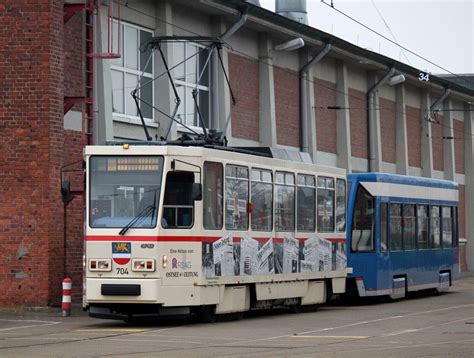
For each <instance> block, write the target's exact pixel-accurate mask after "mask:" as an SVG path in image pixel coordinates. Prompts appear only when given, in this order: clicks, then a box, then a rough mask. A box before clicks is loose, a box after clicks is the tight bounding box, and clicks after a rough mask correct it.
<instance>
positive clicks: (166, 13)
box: [154, 0, 184, 139]
mask: <svg viewBox="0 0 474 358" xmlns="http://www.w3.org/2000/svg"><path fill="white" fill-rule="evenodd" d="M155 9H156V17H157V18H158V19H163V20H165V21H166V22H162V21H158V20H156V23H155V36H172V35H173V26H172V23H173V8H172V5H171V2H170V1H168V0H161V1H159V2H158V3H157V4H156V7H155ZM162 49H163V53H164V56H165V58H166V61H167V62H168V66H169V67H173V66H174V65H175V63H174V61H173V50H172V49H173V44H171V43H165V44H163V45H162ZM154 56H155V58H154V60H155V62H154V70H155V76H157V75H159V74H161V73H163V72H165V71H166V70H165V66H164V65H163V61H162V59H161V56H160V54H159V52H158V51H155V54H154ZM154 86H155V87H154V90H155V92H154V93H155V107H157V108H159V109H160V110H162V111H163V112H164V113H166V114H168V115H172V113H173V110H174V107H175V100H174V98H175V95H174V92H173V87H172V85H171V83H170V81H169V79H168V76H167V75H164V76H161V77H160V78H159V79H157V80H156V81H155V82H154ZM183 105H184V103H181V106H183ZM154 114H155V121H156V122H158V124H159V126H158V131H157V134H158V139H159V138H160V137H162V136H165V135H166V132H167V131H168V129H169V127H170V126H171V130H170V134H169V136H168V139H173V138H176V135H177V124H176V122H173V121H171V119H169V118H168V117H166V116H164V115H162V114H160V113H158V112H157V111H154Z"/></svg>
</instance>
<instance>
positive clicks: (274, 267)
mask: <svg viewBox="0 0 474 358" xmlns="http://www.w3.org/2000/svg"><path fill="white" fill-rule="evenodd" d="M231 150H232V149H231V148H219V149H217V148H204V147H181V146H160V145H138V144H123V145H122V144H121V145H112V146H88V147H86V149H85V162H86V173H87V180H86V193H87V194H86V195H87V206H86V228H85V247H86V250H85V288H84V292H85V293H84V295H85V297H84V305H85V306H86V307H87V308H88V310H89V314H90V315H91V316H93V317H103V318H125V319H127V318H130V317H131V316H134V315H141V314H147V315H149V314H152V315H165V314H186V313H203V316H204V317H207V318H208V319H212V318H213V317H215V315H218V314H227V313H237V312H245V311H248V310H250V309H252V308H266V307H272V306H282V305H283V306H285V305H286V306H291V307H293V308H299V307H301V306H312V305H317V304H320V303H324V302H325V301H326V297H328V296H329V295H330V294H339V293H343V292H344V291H345V282H346V276H347V274H348V273H349V272H350V269H349V268H347V267H346V237H345V231H346V176H345V174H346V173H345V171H344V170H340V169H335V168H327V167H320V166H316V165H313V164H306V163H302V162H294V161H287V160H280V159H273V158H269V157H264V156H259V155H251V154H244V153H240V152H239V151H238V150H237V152H236V151H235V150H234V151H231Z"/></svg>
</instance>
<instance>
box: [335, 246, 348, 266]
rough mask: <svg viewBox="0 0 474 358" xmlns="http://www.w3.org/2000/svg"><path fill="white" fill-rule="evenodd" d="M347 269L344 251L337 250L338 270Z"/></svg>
mask: <svg viewBox="0 0 474 358" xmlns="http://www.w3.org/2000/svg"><path fill="white" fill-rule="evenodd" d="M346 267H347V256H346V253H345V252H343V251H342V250H336V270H343V269H345V268H346Z"/></svg>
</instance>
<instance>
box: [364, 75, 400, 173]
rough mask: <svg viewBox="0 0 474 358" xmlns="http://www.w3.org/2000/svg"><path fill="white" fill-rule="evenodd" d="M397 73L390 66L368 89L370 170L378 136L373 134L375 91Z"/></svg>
mask: <svg viewBox="0 0 474 358" xmlns="http://www.w3.org/2000/svg"><path fill="white" fill-rule="evenodd" d="M394 73H395V67H392V68H390V70H389V71H388V72H387V73H386V75H385V76H384V77H383V78H382V79H381V80H380V81H378V82H377V83H375V84H374V85H373V86H372V87H371V88H370V89H369V90H368V91H367V139H368V143H369V172H371V171H374V168H375V159H376V158H375V150H376V147H377V136H376V135H372V133H374V132H375V111H376V110H377V109H376V108H375V92H376V91H377V90H378V88H379V87H380V86H382V85H383V84H384V83H386V82H387V81H388V80H389V79H390V77H392V75H393V74H394Z"/></svg>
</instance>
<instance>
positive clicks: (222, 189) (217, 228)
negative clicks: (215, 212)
mask: <svg viewBox="0 0 474 358" xmlns="http://www.w3.org/2000/svg"><path fill="white" fill-rule="evenodd" d="M206 164H212V165H216V164H217V165H219V166H220V169H221V171H220V174H221V178H222V187H221V192H220V195H221V200H220V203H221V209H222V211H221V222H220V227H215V228H209V227H206V222H205V214H206V211H205V210H206V208H205V206H206V205H205V198H206V195H205V193H204V190H205V189H206V187H205V185H204V181H205V180H206V175H207V174H206ZM202 187H203V210H202V227H203V229H204V230H222V229H223V228H224V222H225V210H224V190H225V174H224V164H223V163H222V162H214V161H209V160H206V161H205V162H204V163H203V185H202ZM216 194H217V198H219V192H217V190H216Z"/></svg>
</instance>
